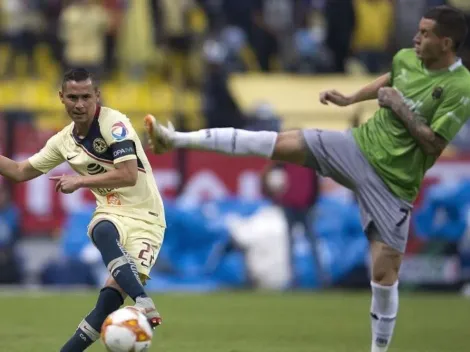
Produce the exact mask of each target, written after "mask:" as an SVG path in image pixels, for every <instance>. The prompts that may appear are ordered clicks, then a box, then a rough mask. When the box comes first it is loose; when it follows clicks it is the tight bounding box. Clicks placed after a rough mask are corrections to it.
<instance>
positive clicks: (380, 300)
mask: <svg viewBox="0 0 470 352" xmlns="http://www.w3.org/2000/svg"><path fill="white" fill-rule="evenodd" d="M370 285H371V287H372V303H371V307H370V316H371V318H370V319H371V325H372V347H371V352H386V351H387V350H388V346H389V345H390V341H391V340H392V335H393V329H394V328H395V321H396V317H397V313H398V281H397V282H395V283H394V284H393V285H392V286H382V285H379V284H377V283H375V282H372V281H371V283H370Z"/></svg>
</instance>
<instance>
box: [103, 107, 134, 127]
mask: <svg viewBox="0 0 470 352" xmlns="http://www.w3.org/2000/svg"><path fill="white" fill-rule="evenodd" d="M98 122H99V125H100V127H101V129H102V130H103V129H106V130H109V129H110V128H113V126H116V127H118V126H122V127H126V128H131V127H132V125H131V122H130V120H129V118H128V117H127V116H126V115H125V114H123V113H122V112H120V111H118V110H115V109H111V108H108V107H106V106H101V107H100V113H99V117H98Z"/></svg>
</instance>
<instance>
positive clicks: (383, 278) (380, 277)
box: [372, 268, 398, 286]
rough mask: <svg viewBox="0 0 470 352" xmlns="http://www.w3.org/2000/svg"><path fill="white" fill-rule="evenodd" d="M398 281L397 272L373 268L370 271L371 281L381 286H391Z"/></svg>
mask: <svg viewBox="0 0 470 352" xmlns="http://www.w3.org/2000/svg"><path fill="white" fill-rule="evenodd" d="M397 280H398V272H397V271H395V270H392V269H390V268H374V269H373V270H372V281H373V282H375V283H377V284H379V285H382V286H391V285H393V284H394V283H395V282H396V281H397Z"/></svg>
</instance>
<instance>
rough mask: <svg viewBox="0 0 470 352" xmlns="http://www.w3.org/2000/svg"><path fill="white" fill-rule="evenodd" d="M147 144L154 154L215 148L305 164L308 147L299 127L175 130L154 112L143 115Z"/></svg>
mask: <svg viewBox="0 0 470 352" xmlns="http://www.w3.org/2000/svg"><path fill="white" fill-rule="evenodd" d="M145 127H146V129H147V132H148V134H149V144H150V145H151V147H152V150H153V152H154V153H156V154H162V153H165V152H167V151H169V150H171V149H173V148H183V149H186V148H187V149H196V150H207V151H214V152H217V153H222V154H227V155H233V156H248V155H252V156H258V157H262V158H266V159H272V160H277V161H284V162H289V163H294V164H299V165H304V162H305V160H306V158H307V154H308V153H307V148H306V146H305V142H304V139H303V136H302V133H301V131H298V130H296V131H286V132H281V133H277V132H273V131H247V130H241V129H235V128H211V129H205V130H199V131H194V132H177V131H175V130H174V128H173V126H172V125H171V124H169V125H168V127H164V126H162V125H160V124H159V123H158V122H157V121H156V120H155V118H154V117H153V116H151V115H148V116H146V118H145Z"/></svg>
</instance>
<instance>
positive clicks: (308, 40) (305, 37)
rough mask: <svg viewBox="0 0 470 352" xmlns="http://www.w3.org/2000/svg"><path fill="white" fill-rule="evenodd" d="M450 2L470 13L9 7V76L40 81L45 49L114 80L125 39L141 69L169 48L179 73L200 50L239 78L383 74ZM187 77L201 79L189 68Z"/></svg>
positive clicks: (435, 0)
mask: <svg viewBox="0 0 470 352" xmlns="http://www.w3.org/2000/svg"><path fill="white" fill-rule="evenodd" d="M444 3H449V4H451V5H453V6H456V7H460V8H462V9H463V10H464V11H466V12H468V11H470V5H469V4H468V1H465V0H328V1H326V0H143V1H138V2H131V1H129V0H1V1H0V9H1V17H0V18H1V20H0V27H1V37H2V39H3V41H6V42H7V43H8V44H9V48H10V51H9V52H10V55H9V59H8V62H7V64H6V65H5V66H4V68H3V77H9V76H12V75H14V74H15V72H16V68H15V59H16V57H17V56H18V55H25V56H26V57H27V58H28V74H29V75H30V76H35V75H37V69H36V67H35V65H34V55H35V50H36V48H37V45H38V44H39V43H46V44H47V45H48V47H49V48H50V51H51V53H52V54H53V57H54V59H55V60H56V62H57V63H58V64H60V66H61V67H75V66H84V67H87V68H89V69H90V70H92V71H94V72H95V73H96V75H98V76H103V78H106V77H110V74H111V73H113V72H114V70H115V69H116V68H117V67H118V65H117V57H118V56H119V55H118V53H117V51H118V46H119V45H118V44H119V43H118V42H119V41H129V40H131V41H132V42H133V44H132V45H131V44H127V47H128V48H130V49H133V51H132V53H127V56H135V57H134V58H132V59H131V61H132V62H133V64H135V66H136V67H134V69H137V71H138V70H139V69H143V68H146V67H145V66H152V64H151V62H148V60H149V56H148V55H146V54H145V53H142V52H141V51H151V52H154V51H155V50H160V51H161V52H164V53H165V54H167V55H165V60H166V61H169V62H171V66H173V65H175V64H176V62H177V61H183V63H182V66H183V67H184V66H185V62H184V61H186V63H187V62H188V61H190V57H191V56H192V55H193V54H195V53H197V54H198V55H199V54H202V55H203V56H204V57H205V58H206V59H207V60H209V61H211V62H217V63H221V62H223V63H224V67H225V68H226V69H227V70H229V71H246V70H261V71H264V72H269V71H289V72H297V73H309V74H312V73H329V72H336V73H342V72H346V71H347V70H348V68H347V63H348V60H349V59H351V58H355V59H356V60H357V61H358V62H360V63H361V64H362V65H363V66H364V67H365V69H366V70H367V71H369V72H371V73H377V72H380V71H382V70H384V69H386V68H387V66H388V64H389V62H390V58H391V56H392V55H393V53H394V52H395V51H396V50H398V49H400V48H402V47H407V46H410V45H411V43H412V41H411V40H412V38H413V36H414V34H415V32H416V29H417V23H418V22H419V19H420V17H421V16H422V14H423V13H424V11H425V10H426V8H428V7H429V6H433V5H439V4H444ZM143 11H144V12H143ZM198 15H199V16H198ZM201 16H202V17H201ZM129 24H130V25H129ZM129 27H133V28H132V29H130V28H129ZM123 31H127V32H128V33H127V34H126V35H127V36H131V38H130V39H129V38H125V37H124V36H123V35H122V33H121V32H123ZM149 38H150V42H149ZM139 45H140V46H142V48H139ZM124 46H125V47H126V45H124ZM145 46H148V47H146V48H145ZM467 46H468V43H467ZM139 61H140V62H139ZM186 68H188V66H187V65H186ZM184 76H185V77H186V78H188V81H189V82H191V81H192V80H191V78H194V77H191V70H189V69H188V70H186V72H185V74H184Z"/></svg>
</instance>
